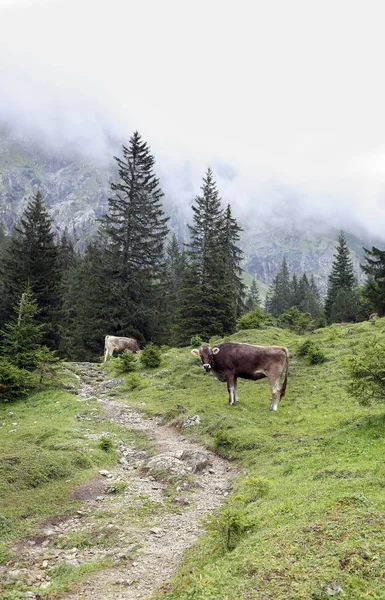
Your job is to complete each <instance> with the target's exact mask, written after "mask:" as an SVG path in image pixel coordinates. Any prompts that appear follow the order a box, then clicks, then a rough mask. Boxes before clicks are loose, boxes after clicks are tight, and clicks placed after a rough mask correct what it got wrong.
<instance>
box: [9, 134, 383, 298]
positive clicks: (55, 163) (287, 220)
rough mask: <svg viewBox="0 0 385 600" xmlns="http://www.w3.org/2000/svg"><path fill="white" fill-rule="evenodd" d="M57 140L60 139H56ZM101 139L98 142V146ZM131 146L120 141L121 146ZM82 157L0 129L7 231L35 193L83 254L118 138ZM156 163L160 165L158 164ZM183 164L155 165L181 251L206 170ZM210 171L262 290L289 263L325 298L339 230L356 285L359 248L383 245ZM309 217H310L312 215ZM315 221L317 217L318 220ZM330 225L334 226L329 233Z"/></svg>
mask: <svg viewBox="0 0 385 600" xmlns="http://www.w3.org/2000/svg"><path fill="white" fill-rule="evenodd" d="M59 139H60V138H59ZM100 139H101V138H100ZM127 142H128V138H127V140H124V143H127ZM99 147H100V148H103V152H97V153H96V154H95V146H93V147H92V148H91V151H90V152H88V155H87V153H86V152H85V151H84V147H83V146H82V144H81V143H79V142H78V143H77V142H76V140H73V143H72V144H71V140H65V141H64V142H63V143H61V144H58V139H56V144H52V143H51V142H50V138H49V137H48V138H47V136H46V135H45V134H44V132H43V134H42V135H40V136H39V135H37V134H36V133H35V132H34V131H31V130H29V131H28V129H24V130H22V129H21V128H20V127H19V128H16V127H11V126H6V125H4V124H3V126H2V127H1V129H0V219H1V221H2V222H3V224H4V226H5V229H6V230H7V231H8V232H9V231H11V229H12V227H13V226H14V224H15V223H16V222H17V220H18V219H19V218H20V216H21V214H22V212H23V210H24V208H25V206H26V204H27V202H28V200H29V198H30V197H31V196H32V194H34V193H35V192H36V191H37V190H38V189H40V190H41V191H42V193H43V196H44V199H45V203H46V205H47V207H48V209H49V211H50V214H51V216H52V218H53V220H54V226H55V229H56V231H57V233H58V235H60V234H62V233H63V231H64V230H67V231H68V233H69V235H70V236H71V237H72V238H73V240H74V241H75V243H76V246H77V247H78V248H80V249H81V248H83V247H84V245H85V243H86V242H87V240H89V239H91V238H92V236H93V235H94V233H95V231H96V228H97V219H98V217H100V215H102V214H103V213H104V212H105V211H106V209H107V205H108V197H109V196H110V194H111V190H110V183H111V181H117V179H118V175H117V171H116V163H115V161H114V159H113V156H120V150H121V144H120V143H119V142H118V137H117V136H116V135H109V136H106V139H105V140H104V142H103V143H101V144H99ZM156 158H157V157H156ZM207 166H208V165H206V167H205V166H204V165H203V164H199V162H198V163H193V162H191V161H188V160H185V161H183V159H182V158H181V159H180V160H179V161H172V160H170V158H169V157H167V156H164V155H163V156H162V155H161V157H160V160H157V162H156V172H157V173H158V174H159V176H160V179H161V185H162V188H163V190H164V192H165V197H164V207H165V211H166V213H167V214H168V215H169V216H170V217H171V218H170V225H171V227H172V229H173V230H174V231H175V232H176V233H177V235H178V239H179V241H180V243H183V241H187V238H188V228H187V223H191V221H192V211H191V204H192V203H193V201H194V197H195V196H196V194H198V193H199V192H200V186H201V182H202V176H203V174H204V172H205V168H207ZM211 167H212V168H213V170H214V174H215V177H216V180H217V183H218V188H219V192H220V195H221V197H222V200H223V204H224V205H226V204H227V203H230V204H231V206H232V209H233V212H234V215H235V216H236V218H237V220H238V222H239V224H240V225H241V226H242V227H243V233H242V238H241V243H240V245H241V247H242V249H243V250H244V253H245V258H244V261H243V267H244V269H245V270H246V271H248V272H249V273H250V274H252V275H253V276H255V277H256V278H257V279H259V280H260V281H261V282H263V283H267V284H268V283H270V282H271V281H272V279H273V278H274V276H275V275H276V273H277V271H278V269H279V268H280V265H281V263H282V260H283V258H284V257H286V259H287V261H288V266H289V270H290V271H291V272H292V273H297V274H302V273H307V274H314V276H315V278H316V281H317V283H318V285H319V287H320V289H321V291H322V292H325V289H326V281H327V276H328V274H329V272H330V268H331V264H332V261H333V253H334V247H335V241H336V239H337V236H338V232H339V229H344V231H345V232H346V236H347V240H348V243H349V246H350V249H351V252H352V258H353V262H354V267H355V272H356V275H357V278H358V279H359V280H362V272H361V270H360V268H359V263H360V260H362V255H363V250H362V246H363V245H366V246H370V245H372V244H374V243H375V244H377V245H380V246H381V244H382V242H383V240H381V239H380V240H379V239H376V238H375V237H374V236H373V235H370V233H369V232H368V231H367V230H365V228H364V227H362V226H361V225H360V224H359V223H357V221H356V220H355V218H354V214H353V213H352V212H350V213H349V212H346V215H345V218H343V217H344V215H343V214H341V212H339V219H335V220H334V223H333V218H330V217H331V215H330V214H329V218H328V219H326V216H325V215H324V214H322V213H323V207H322V204H321V205H319V206H317V207H316V210H314V211H312V210H310V208H309V205H306V197H305V195H304V194H303V193H300V192H298V191H295V190H294V189H289V188H288V187H287V186H284V185H278V184H277V183H275V182H270V183H269V184H268V183H265V184H264V185H260V186H254V188H253V189H248V187H247V185H245V184H244V182H243V180H242V178H241V177H240V174H239V172H238V171H237V170H236V169H235V168H234V167H232V166H231V165H229V164H226V163H225V162H213V163H212V164H211ZM312 213H313V214H312ZM317 213H318V214H317ZM333 224H334V226H333Z"/></svg>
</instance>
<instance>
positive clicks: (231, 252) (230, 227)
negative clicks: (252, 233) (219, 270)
mask: <svg viewBox="0 0 385 600" xmlns="http://www.w3.org/2000/svg"><path fill="white" fill-rule="evenodd" d="M241 231H243V230H242V227H240V226H239V225H238V223H237V221H236V219H235V218H234V217H233V216H232V212H231V206H230V204H228V205H227V207H226V210H225V212H224V222H223V240H222V242H221V247H220V249H218V250H221V253H223V261H224V265H223V266H224V268H225V275H226V276H227V278H228V280H229V283H230V291H231V294H232V295H233V296H234V303H235V318H238V317H240V316H241V314H242V313H243V312H244V311H245V291H246V286H245V284H244V282H243V279H242V269H241V267H240V264H241V261H242V258H243V251H242V250H241V249H240V248H239V246H238V243H239V240H240V235H239V234H240V232H241ZM228 329H229V332H231V330H232V329H233V323H231V324H230V326H229V328H228Z"/></svg>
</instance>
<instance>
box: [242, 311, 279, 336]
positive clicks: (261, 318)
mask: <svg viewBox="0 0 385 600" xmlns="http://www.w3.org/2000/svg"><path fill="white" fill-rule="evenodd" d="M273 320H274V319H273V317H272V316H271V315H270V314H268V313H264V312H263V311H262V310H261V309H260V308H259V307H258V308H256V309H255V310H253V311H252V312H249V313H247V314H245V315H243V316H242V317H239V319H238V320H237V331H241V330H243V329H258V327H263V326H266V325H271V324H272V323H273Z"/></svg>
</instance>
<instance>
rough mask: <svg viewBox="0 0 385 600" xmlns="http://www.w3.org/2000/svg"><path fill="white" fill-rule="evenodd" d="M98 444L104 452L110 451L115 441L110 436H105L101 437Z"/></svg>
mask: <svg viewBox="0 0 385 600" xmlns="http://www.w3.org/2000/svg"><path fill="white" fill-rule="evenodd" d="M98 446H99V448H100V449H101V450H104V452H109V451H110V450H112V448H113V447H114V442H113V441H112V439H111V438H110V437H106V436H103V437H101V438H100V440H99V443H98Z"/></svg>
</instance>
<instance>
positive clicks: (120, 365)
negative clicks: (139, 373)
mask: <svg viewBox="0 0 385 600" xmlns="http://www.w3.org/2000/svg"><path fill="white" fill-rule="evenodd" d="M136 360H137V359H136V356H135V355H134V354H133V353H132V352H128V351H127V350H125V351H124V352H123V354H120V355H119V356H118V357H117V358H116V359H115V360H114V363H113V366H114V369H115V371H116V372H117V373H133V372H134V371H136V365H137V362H136Z"/></svg>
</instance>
